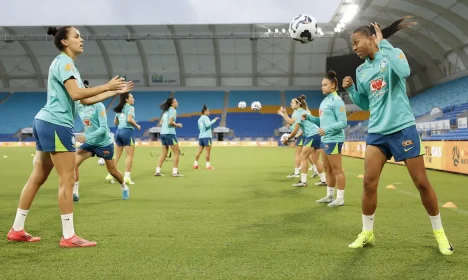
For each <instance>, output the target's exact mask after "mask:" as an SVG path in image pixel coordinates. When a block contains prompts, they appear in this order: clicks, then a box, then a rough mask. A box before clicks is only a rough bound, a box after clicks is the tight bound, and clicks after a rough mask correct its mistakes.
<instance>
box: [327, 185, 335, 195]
mask: <svg viewBox="0 0 468 280" xmlns="http://www.w3.org/2000/svg"><path fill="white" fill-rule="evenodd" d="M334 195H335V187H327V196H328V197H333V196H334Z"/></svg>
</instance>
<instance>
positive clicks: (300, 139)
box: [296, 135, 304, 147]
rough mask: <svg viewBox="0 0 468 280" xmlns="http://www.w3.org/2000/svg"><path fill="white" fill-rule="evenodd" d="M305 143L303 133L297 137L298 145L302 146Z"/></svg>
mask: <svg viewBox="0 0 468 280" xmlns="http://www.w3.org/2000/svg"><path fill="white" fill-rule="evenodd" d="M303 144H304V135H301V136H299V137H297V138H296V146H297V147H302V145H303Z"/></svg>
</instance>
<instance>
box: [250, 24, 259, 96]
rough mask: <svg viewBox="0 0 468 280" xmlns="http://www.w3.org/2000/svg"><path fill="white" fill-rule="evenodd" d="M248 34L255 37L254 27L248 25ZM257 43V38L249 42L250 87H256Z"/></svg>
mask: <svg viewBox="0 0 468 280" xmlns="http://www.w3.org/2000/svg"><path fill="white" fill-rule="evenodd" d="M250 32H251V33H252V36H255V25H253V24H252V25H250ZM257 42H258V38H253V39H251V41H250V52H251V54H252V75H251V78H252V85H253V86H254V87H255V86H257Z"/></svg>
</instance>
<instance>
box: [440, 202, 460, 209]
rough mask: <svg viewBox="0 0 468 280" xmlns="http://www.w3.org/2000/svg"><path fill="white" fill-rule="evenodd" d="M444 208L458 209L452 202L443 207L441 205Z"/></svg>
mask: <svg viewBox="0 0 468 280" xmlns="http://www.w3.org/2000/svg"><path fill="white" fill-rule="evenodd" d="M442 207H444V208H458V207H457V205H455V204H454V203H453V202H447V203H445V204H444V205H442Z"/></svg>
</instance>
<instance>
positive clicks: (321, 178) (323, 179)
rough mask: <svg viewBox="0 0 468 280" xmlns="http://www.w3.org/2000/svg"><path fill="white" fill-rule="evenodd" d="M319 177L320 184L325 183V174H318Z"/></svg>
mask: <svg viewBox="0 0 468 280" xmlns="http://www.w3.org/2000/svg"><path fill="white" fill-rule="evenodd" d="M319 177H320V181H321V182H324V183H325V182H327V177H325V173H321V174H319Z"/></svg>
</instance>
